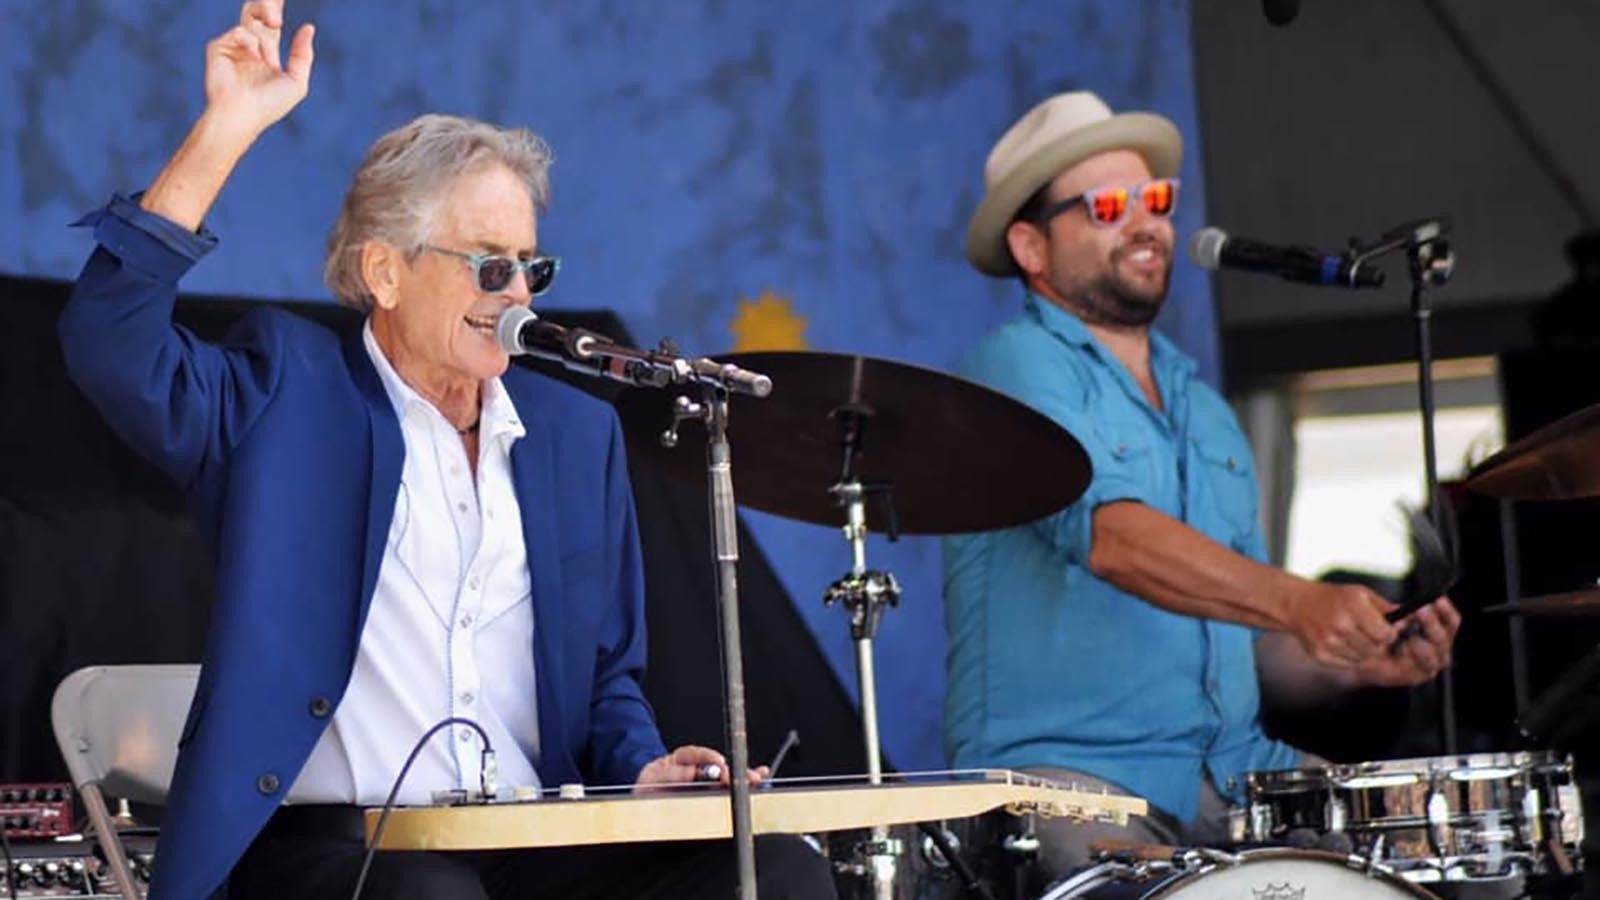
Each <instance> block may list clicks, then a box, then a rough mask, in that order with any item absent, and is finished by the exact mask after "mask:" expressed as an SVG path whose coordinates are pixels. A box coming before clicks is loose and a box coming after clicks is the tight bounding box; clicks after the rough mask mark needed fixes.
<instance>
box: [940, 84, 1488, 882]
mask: <svg viewBox="0 0 1600 900" xmlns="http://www.w3.org/2000/svg"><path fill="white" fill-rule="evenodd" d="M1181 153H1182V141H1181V139H1180V138H1179V135H1178V131H1177V129H1176V128H1175V127H1174V126H1173V125H1172V123H1171V122H1169V121H1167V120H1166V119H1164V118H1162V117H1160V116H1156V115H1152V114H1149V113H1137V112H1136V113H1124V114H1121V115H1113V114H1112V112H1111V111H1110V110H1109V109H1108V108H1107V107H1106V105H1105V104H1104V103H1103V102H1102V101H1101V100H1100V99H1099V98H1098V97H1096V96H1095V95H1094V94H1091V93H1087V92H1077V93H1069V94H1061V95H1058V96H1054V97H1051V98H1049V99H1047V100H1045V101H1044V102H1042V103H1040V104H1039V105H1038V106H1035V107H1034V108H1033V109H1031V110H1029V111H1028V113H1027V114H1026V115H1024V116H1023V117H1022V118H1021V119H1020V120H1018V121H1017V122H1016V123H1015V124H1014V125H1012V126H1011V128H1010V129H1009V130H1008V131H1007V132H1006V133H1005V134H1004V135H1003V136H1002V137H1001V138H1000V141H999V143H997V144H996V145H995V147H994V149H993V150H992V151H991V152H990V154H989V158H988V162H987V164H986V166H985V170H984V182H985V195H984V197H983V199H982V201H981V202H980V203H979V205H978V208H977V211H976V212H975V213H974V214H973V216H972V220H971V223H970V224H969V226H968V229H967V244H966V252H967V258H968V259H969V260H970V261H971V262H972V264H973V265H974V266H975V267H977V269H978V271H980V272H982V273H984V274H985V275H989V276H992V277H995V278H1013V277H1014V278H1017V279H1018V280H1020V281H1021V282H1022V286H1023V288H1024V292H1023V294H1024V296H1023V310H1022V313H1021V315H1019V316H1018V317H1017V318H1016V319H1014V320H1012V321H1011V322H1009V323H1008V324H1006V325H1004V326H1002V327H1001V328H1000V329H998V330H997V331H995V332H993V333H992V334H990V335H988V336H987V337H985V338H984V339H983V340H982V342H981V343H979V345H978V346H977V347H976V349H974V350H973V352H972V353H971V354H970V355H969V357H968V358H967V359H966V361H965V362H964V364H963V373H964V374H965V375H966V376H968V377H970V378H972V379H974V380H976V381H980V382H983V383H985V384H988V385H990V386H992V387H995V388H997V389H999V390H1002V391H1004V392H1006V393H1008V394H1011V395H1013V396H1015V397H1017V398H1018V399H1020V400H1023V401H1025V402H1027V403H1028V404H1030V405H1032V406H1034V407H1035V408H1037V409H1039V410H1040V411H1042V412H1044V413H1046V414H1047V415H1049V416H1051V417H1052V418H1054V419H1055V420H1056V421H1057V422H1059V423H1060V424H1061V425H1063V426H1064V427H1065V428H1066V429H1067V430H1068V431H1070V432H1071V433H1072V434H1073V435H1074V436H1075V437H1076V438H1077V439H1078V440H1079V441H1080V442H1082V444H1083V446H1084V448H1085V450H1087V452H1088V454H1089V457H1090V460H1091V461H1092V463H1093V466H1094V477H1093V480H1092V482H1091V484H1090V485H1089V487H1088V490H1087V492H1086V493H1085V494H1084V495H1083V496H1082V497H1081V498H1080V499H1078V500H1077V501H1076V502H1074V503H1073V504H1072V505H1070V506H1068V507H1067V508H1066V509H1064V510H1062V511H1061V512H1059V513H1056V514H1055V515H1053V516H1050V517H1049V518H1046V519H1043V520H1040V521H1038V522H1034V523H1032V524H1028V525H1023V526H1018V527H1015V528H1010V529H1006V530H1003V531H994V532H987V533H981V534H974V535H965V536H961V537H952V538H947V539H946V543H945V546H944V568H945V585H946V609H947V612H946V616H947V620H948V625H949V630H950V654H949V659H948V668H949V671H948V685H949V686H948V694H947V697H946V704H945V706H946V708H945V715H946V745H947V750H948V752H949V755H950V756H951V759H952V763H953V764H954V765H955V766H957V767H960V768H967V767H1005V768H1014V769H1025V770H1029V771H1035V772H1038V773H1040V774H1044V775H1047V776H1051V777H1055V778H1060V779H1064V780H1073V781H1077V782H1080V783H1085V784H1087V785H1090V786H1094V787H1099V786H1104V787H1105V788H1106V789H1108V790H1110V791H1113V792H1120V793H1129V794H1134V795H1138V796H1141V797H1143V798H1145V799H1146V800H1147V801H1148V802H1149V803H1150V805H1151V815H1150V816H1148V817H1146V818H1143V819H1138V820H1135V821H1134V822H1133V823H1131V824H1130V825H1129V826H1128V827H1127V828H1122V829H1119V828H1115V827H1113V826H1110V825H1105V826H1100V825H1094V826H1076V825H1073V824H1071V823H1067V822H1064V821H1057V822H1046V823H1044V825H1043V827H1042V830H1041V835H1040V836H1041V839H1042V841H1043V844H1044V851H1043V860H1044V864H1045V866H1046V869H1047V870H1048V871H1047V874H1049V875H1051V876H1052V877H1055V876H1059V875H1060V874H1062V873H1064V872H1065V871H1067V870H1069V869H1072V868H1075V867H1077V866H1080V865H1082V864H1083V863H1084V862H1086V861H1087V859H1088V856H1089V850H1088V846H1089V844H1090V843H1091V842H1094V841H1099V840H1105V839H1122V840H1135V841H1141V842H1150V843H1165V844H1204V843H1213V842H1216V841H1218V840H1221V839H1223V838H1224V837H1225V834H1226V832H1225V829H1224V825H1225V809H1226V800H1225V797H1224V792H1225V791H1226V785H1227V784H1228V782H1229V779H1230V778H1233V777H1234V776H1237V775H1239V774H1240V773H1242V772H1246V771H1252V770H1263V769H1283V768H1294V767H1297V766H1300V765H1302V763H1303V762H1304V761H1305V758H1306V757H1305V754H1303V753H1302V752H1301V751H1299V750H1297V749H1295V748H1293V747H1290V746H1287V745H1285V744H1283V743H1280V742H1278V741H1274V740H1272V739H1270V738H1268V737H1267V736H1266V735H1265V734H1264V733H1263V732H1262V728H1261V721H1260V707H1261V701H1262V700H1263V698H1264V699H1266V700H1267V701H1268V702H1273V703H1279V702H1281V703H1286V704H1298V705H1310V704H1315V703H1319V702H1325V701H1328V700H1331V699H1333V698H1335V697H1337V696H1338V695H1339V694H1340V693H1342V692H1344V691H1348V690H1351V689H1354V688H1357V687H1365V686H1381V685H1387V686H1395V687H1401V686H1409V685H1417V684H1421V683H1423V682H1426V681H1428V680H1429V679H1431V678H1433V677H1434V676H1435V675H1437V674H1438V673H1439V671H1440V670H1441V669H1443V668H1444V667H1446V666H1448V665H1449V664H1450V649H1451V644H1452V642H1453V641H1454V639H1455V635H1456V629H1457V627H1458V626H1459V624H1460V617H1459V615H1458V614H1457V613H1456V610H1455V609H1454V607H1452V606H1451V604H1450V601H1449V600H1448V599H1445V598H1439V599H1438V600H1436V601H1434V602H1433V603H1430V604H1428V605H1426V606H1424V607H1422V608H1421V609H1419V610H1418V611H1416V612H1415V613H1414V614H1413V615H1412V616H1410V617H1409V620H1402V621H1401V622H1400V623H1395V624H1391V623H1389V622H1388V621H1386V620H1385V618H1384V614H1385V613H1386V612H1387V611H1389V610H1391V609H1393V608H1394V607H1393V605H1392V604H1390V603H1388V602H1387V601H1385V600H1384V599H1383V598H1381V597H1379V596H1378V595H1377V594H1375V593H1373V592H1372V591H1371V590H1368V589H1367V588H1365V587H1362V586H1359V585H1354V584H1326V583H1321V582H1316V581H1309V580H1306V579H1302V578H1298V577H1296V576H1293V575H1290V574H1289V573H1287V572H1284V571H1282V570H1279V569H1276V568H1273V567H1271V566H1268V565H1266V564H1265V563H1264V559H1265V553H1264V547H1263V542H1262V536H1261V531H1260V528H1259V526H1258V524H1257V519H1256V510H1257V497H1256V481H1255V471H1254V468H1253V466H1252V464H1251V456H1250V447H1249V444H1248V443H1247V442H1246V440H1245V437H1244V435H1243V433H1241V431H1240V429H1239V426H1238V423H1237V422H1236V421H1235V419H1234V416H1233V414H1232V412H1231V411H1230V410H1229V408H1228V405H1227V404H1226V403H1225V402H1224V401H1223V399H1222V397H1221V396H1219V395H1218V394H1217V392H1216V391H1214V390H1212V389H1211V388H1210V387H1208V386H1207V385H1206V384H1204V383H1203V382H1201V381H1200V380H1198V379H1197V378H1195V377H1194V373H1195V363H1194V361H1193V360H1192V359H1190V358H1189V357H1188V356H1186V355H1184V354H1183V352H1182V351H1180V350H1179V349H1178V348H1177V347H1176V346H1174V345H1173V344H1172V343H1171V342H1170V341H1168V340H1167V339H1166V338H1164V337H1163V336H1161V335H1160V334H1158V333H1155V332H1154V331H1152V330H1151V327H1150V324H1151V322H1152V321H1153V320H1154V319H1155V317H1156V314H1157V313H1158V312H1159V311H1160V309H1161V306H1162V303H1163V301H1164V300H1165V299H1166V295H1167V286H1168V278H1169V274H1170V271H1171V268H1172V248H1173V229H1172V221H1171V216H1172V211H1173V209H1174V207H1175V205H1176V203H1177V201H1178V196H1179V189H1178V181H1177V178H1176V175H1177V172H1178V163H1179V160H1180V158H1181ZM1047 474H1048V473H1041V477H1044V476H1047ZM1408 622H1414V623H1415V626H1414V627H1409V628H1407V627H1404V626H1406V625H1407V624H1408Z"/></svg>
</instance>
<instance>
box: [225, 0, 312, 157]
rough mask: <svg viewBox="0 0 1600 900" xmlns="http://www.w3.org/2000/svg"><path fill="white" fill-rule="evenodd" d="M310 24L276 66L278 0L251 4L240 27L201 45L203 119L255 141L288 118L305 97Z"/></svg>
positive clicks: (241, 16) (280, 33) (279, 37)
mask: <svg viewBox="0 0 1600 900" xmlns="http://www.w3.org/2000/svg"><path fill="white" fill-rule="evenodd" d="M314 32H315V29H314V28H313V26H312V25H310V24H309V23H307V24H305V25H301V26H300V29H299V30H298V31H296V32H295V35H294V40H293V41H291V42H290V44H289V58H288V61H287V63H282V62H280V57H279V47H280V45H281V44H282V38H283V0H252V2H250V3H246V4H245V5H244V7H243V8H242V9H240V11H239V24H238V25H235V26H234V27H233V28H230V29H229V30H227V31H225V32H223V33H222V34H221V35H219V36H218V37H217V38H216V39H215V40H213V41H211V43H209V44H206V81H205V84H206V114H207V115H208V116H210V117H212V118H214V119H216V120H218V121H220V122H223V123H226V124H227V125H228V126H230V127H231V128H234V129H238V130H239V131H240V132H241V133H243V134H246V135H249V136H251V137H254V135H256V134H260V133H261V132H262V131H264V130H266V129H267V127H268V126H270V125H272V124H273V123H274V122H277V121H278V120H279V119H281V118H283V117H284V116H286V115H288V113H289V110H291V109H294V107H295V105H296V104H298V103H299V102H300V101H301V100H302V99H304V98H305V96H306V91H307V90H308V89H309V87H310V84H311V62H312V57H313V51H312V46H311V43H312V36H313V34H314Z"/></svg>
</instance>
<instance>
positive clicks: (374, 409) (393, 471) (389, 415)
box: [343, 328, 406, 641]
mask: <svg viewBox="0 0 1600 900" xmlns="http://www.w3.org/2000/svg"><path fill="white" fill-rule="evenodd" d="M362 331H363V330H362V329H361V328H356V329H354V330H352V331H351V332H350V333H348V334H346V335H345V336H344V338H343V343H344V354H345V364H346V365H347V366H348V367H349V369H350V376H351V378H352V379H354V381H355V384H356V387H357V389H358V390H360V392H361V397H362V399H363V400H364V401H366V403H365V405H366V408H367V436H368V440H367V447H366V449H367V455H368V463H369V464H368V466H367V477H368V482H367V535H366V543H365V551H364V553H363V554H362V561H361V607H360V610H359V612H358V613H357V616H356V640H357V641H360V639H361V630H362V628H364V627H365V626H366V623H367V611H368V610H369V609H371V608H372V593H373V591H374V590H375V589H376V588H377V585H378V567H379V566H380V565H382V563H383V552H384V548H385V547H386V546H387V544H388V540H389V525H390V523H391V522H393V521H394V504H395V497H396V496H397V495H398V494H399V492H400V472H401V469H402V468H403V467H404V465H405V452H406V451H405V440H404V439H403V438H402V437H401V436H400V422H399V420H398V419H396V418H395V415H394V404H393V403H391V402H390V401H389V395H388V394H387V393H386V392H385V391H384V389H383V382H382V381H381V380H380V379H379V377H378V370H377V369H375V368H373V367H372V359H371V358H370V357H368V356H367V348H366V344H365V342H364V341H363V339H362Z"/></svg>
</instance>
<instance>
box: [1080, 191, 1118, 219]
mask: <svg viewBox="0 0 1600 900" xmlns="http://www.w3.org/2000/svg"><path fill="white" fill-rule="evenodd" d="M1085 199H1087V200H1088V201H1089V215H1090V216H1091V217H1093V219H1094V220H1095V221H1096V222H1099V223H1100V224H1101V225H1114V224H1116V223H1117V222H1120V221H1122V216H1123V214H1125V213H1126V212H1127V211H1128V189H1127V188H1102V189H1100V190H1098V191H1090V192H1089V194H1088V196H1087V197H1086V198H1085Z"/></svg>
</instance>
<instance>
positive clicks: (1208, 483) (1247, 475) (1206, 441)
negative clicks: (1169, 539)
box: [1190, 435, 1257, 552]
mask: <svg viewBox="0 0 1600 900" xmlns="http://www.w3.org/2000/svg"><path fill="white" fill-rule="evenodd" d="M1194 446H1195V458H1196V459H1197V460H1198V462H1199V466H1198V468H1199V470H1200V472H1199V474H1200V476H1201V477H1202V478H1203V479H1204V484H1205V487H1206V490H1207V493H1208V494H1209V495H1210V502H1209V504H1207V505H1206V506H1205V507H1203V509H1208V510H1209V511H1210V515H1207V516H1205V518H1203V519H1201V520H1199V521H1191V522H1190V524H1191V525H1193V526H1195V527H1197V528H1199V529H1200V530H1201V531H1203V532H1205V533H1206V534H1208V535H1210V536H1211V537H1213V538H1216V539H1218V540H1220V541H1222V542H1223V543H1226V544H1228V545H1229V546H1230V547H1232V548H1233V549H1234V550H1237V551H1240V552H1243V549H1244V547H1245V545H1246V544H1247V539H1248V537H1249V535H1250V534H1251V533H1252V532H1253V531H1254V530H1255V529H1256V527H1257V523H1256V476H1255V469H1254V467H1253V466H1252V465H1251V464H1250V450H1249V447H1248V446H1247V445H1246V444H1245V443H1244V440H1243V438H1238V439H1234V440H1230V439H1229V438H1228V437H1227V436H1223V435H1216V436H1211V437H1209V438H1202V439H1197V440H1196V441H1195V442H1194Z"/></svg>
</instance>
